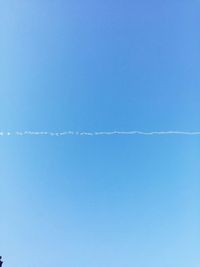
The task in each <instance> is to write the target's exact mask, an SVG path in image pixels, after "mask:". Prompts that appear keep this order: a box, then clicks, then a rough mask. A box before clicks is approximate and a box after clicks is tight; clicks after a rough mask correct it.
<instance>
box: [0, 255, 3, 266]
mask: <svg viewBox="0 0 200 267" xmlns="http://www.w3.org/2000/svg"><path fill="white" fill-rule="evenodd" d="M1 259H2V257H1V256H0V267H2V265H3V261H2V260H1Z"/></svg>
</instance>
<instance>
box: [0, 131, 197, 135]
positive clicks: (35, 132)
mask: <svg viewBox="0 0 200 267" xmlns="http://www.w3.org/2000/svg"><path fill="white" fill-rule="evenodd" d="M70 135H71V136H111V135H146V136H152V135H190V136H200V131H152V132H148V131H97V132H95V131H94V132H87V131H65V132H48V131H16V132H3V131H0V136H70Z"/></svg>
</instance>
